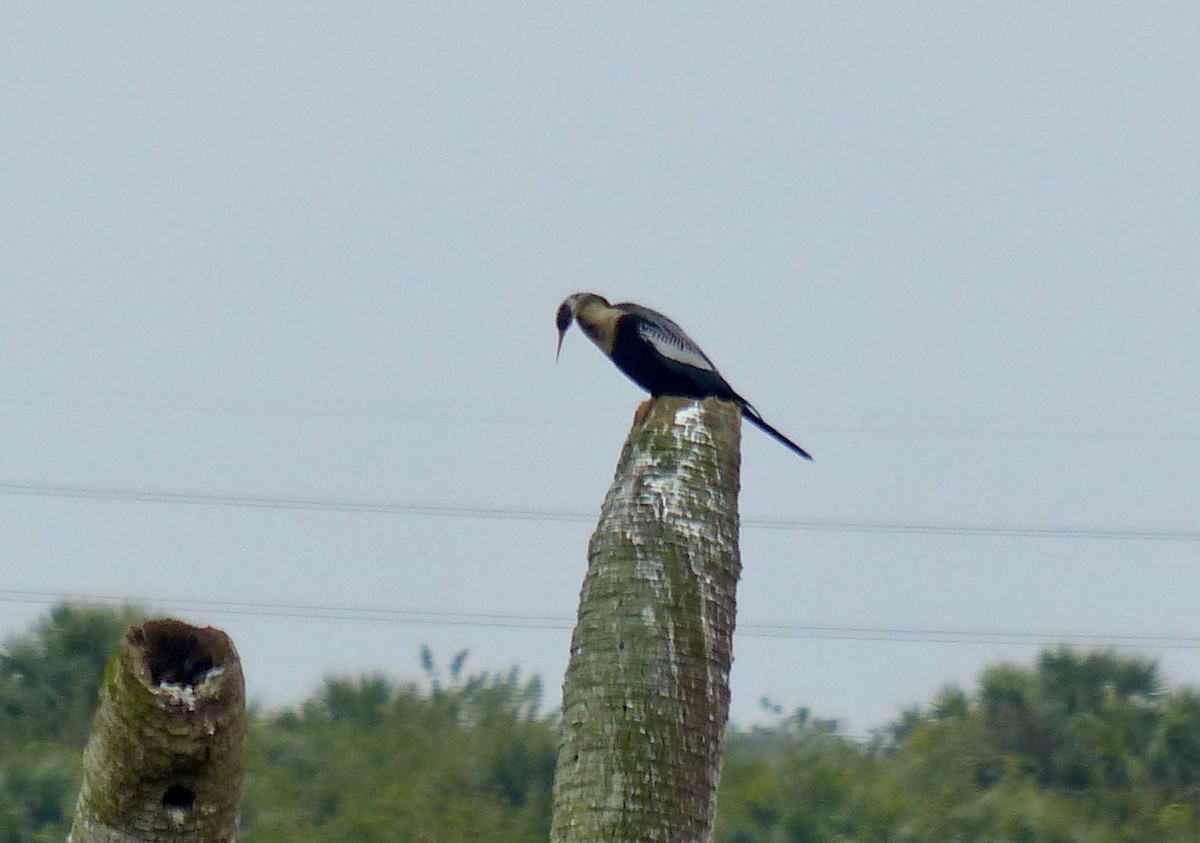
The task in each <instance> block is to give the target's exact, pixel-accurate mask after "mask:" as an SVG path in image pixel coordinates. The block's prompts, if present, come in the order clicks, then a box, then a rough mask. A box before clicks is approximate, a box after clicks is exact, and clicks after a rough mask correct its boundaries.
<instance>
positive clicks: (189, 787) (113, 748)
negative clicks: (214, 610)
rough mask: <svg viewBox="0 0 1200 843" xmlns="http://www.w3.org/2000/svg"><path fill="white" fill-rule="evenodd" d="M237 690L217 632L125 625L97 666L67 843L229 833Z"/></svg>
mask: <svg viewBox="0 0 1200 843" xmlns="http://www.w3.org/2000/svg"><path fill="white" fill-rule="evenodd" d="M245 733H246V698H245V689H244V685H243V681H242V667H241V662H240V661H239V660H238V656H237V651H236V650H235V649H234V647H233V642H232V641H231V640H230V639H229V636H227V635H226V634H225V633H224V632H221V631H220V630H218V629H212V628H211V627H205V628H198V627H194V626H189V625H188V624H185V623H183V622H182V621H176V620H168V619H164V620H153V621H147V622H146V623H143V624H139V625H137V626H134V627H132V628H131V629H130V630H129V632H127V633H126V635H125V638H124V639H123V640H122V641H121V643H120V645H119V646H118V648H117V652H116V653H115V654H114V655H113V657H112V659H111V660H110V661H109V664H108V668H107V669H106V670H105V676H104V685H103V686H102V687H101V689H100V700H99V703H98V704H97V709H96V718H95V721H94V722H93V724H92V734H91V737H90V738H89V739H88V744H87V748H86V749H85V750H84V753H83V786H82V788H81V789H80V793H79V802H78V804H77V805H76V808H75V822H74V825H73V826H72V828H71V836H70V837H69V838H68V840H69V843H166V842H167V841H172V842H173V843H184V841H186V842H187V843H218V841H219V843H226V841H233V840H236V839H237V832H238V808H239V803H240V801H241V793H242V763H243V762H242V745H243V739H244V737H245Z"/></svg>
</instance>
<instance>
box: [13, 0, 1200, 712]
mask: <svg viewBox="0 0 1200 843" xmlns="http://www.w3.org/2000/svg"><path fill="white" fill-rule="evenodd" d="M1198 45H1200V7H1197V6H1195V5H1193V4H1182V3H1181V4H1153V5H1149V6H1148V5H1144V4H1129V3H1094V2H1089V3H1054V4H1046V3H1032V2H1030V3H1004V4H994V5H993V6H992V7H991V8H984V7H982V6H981V5H980V4H961V3H924V4H918V3H905V4H888V5H870V4H869V5H864V4H842V3H827V4H819V5H818V4H807V3H794V2H787V3H758V4H749V5H747V4H724V5H715V4H693V3H670V4H667V3H661V4H653V5H652V6H650V7H645V6H644V4H612V3H607V4H600V5H579V4H529V3H522V4H493V3H487V4H485V3H442V2H439V3H428V4H371V5H362V4H352V5H351V4H308V5H304V4H295V3H288V4H270V5H268V4H244V3H237V4H232V3H230V4H203V5H194V4H192V5H183V6H181V5H179V4H119V3H118V4H103V5H102V6H81V5H79V4H63V5H59V4H55V3H27V4H9V5H7V6H5V8H4V9H3V11H2V12H0V112H2V114H3V117H2V122H0V360H2V361H3V362H2V365H0V440H2V441H3V443H4V445H3V448H0V486H2V488H0V560H2V561H0V565H2V566H3V568H2V570H3V576H2V578H0V636H8V635H11V634H13V633H16V632H19V631H20V630H22V629H24V628H25V627H26V626H27V625H28V624H29V623H30V622H31V621H32V620H33V619H35V618H36V617H37V616H39V615H40V614H41V613H43V612H45V610H46V609H47V607H48V605H49V604H50V603H51V602H52V601H53V600H55V599H56V598H57V597H58V596H71V597H80V596H84V595H92V596H96V597H113V598H129V599H132V600H136V601H140V602H142V603H144V604H146V605H149V606H151V607H154V608H157V609H160V610H163V611H166V612H170V613H172V614H175V615H179V616H182V617H184V618H186V619H188V620H191V621H194V622H199V623H211V624H214V625H217V626H220V627H222V628H224V629H225V630H227V631H228V632H229V633H230V634H231V635H232V636H233V638H234V640H235V641H236V643H237V646H238V648H239V650H240V652H241V654H242V657H243V661H244V663H245V668H246V676H247V683H248V687H249V691H250V693H251V695H252V696H253V697H255V698H257V699H259V700H262V701H265V702H267V703H270V704H277V703H285V702H289V701H294V700H298V699H300V698H301V697H302V696H303V695H304V694H306V693H308V692H310V691H311V690H313V689H314V688H315V687H316V686H317V684H318V683H319V681H320V679H321V677H322V676H324V675H327V674H329V673H334V672H337V673H357V672H360V671H364V670H375V669H381V670H385V671H387V672H389V673H392V674H394V675H397V676H404V677H416V676H417V675H418V672H419V666H418V659H417V653H418V648H419V647H420V645H421V644H422V643H423V642H426V643H428V644H429V645H430V646H431V647H432V649H433V650H434V653H435V655H436V656H437V657H439V658H440V660H441V661H442V662H448V661H449V659H450V658H451V657H452V656H453V654H454V653H455V652H457V651H458V650H461V649H464V648H465V649H469V650H470V652H471V656H470V659H469V661H468V663H467V666H468V669H475V670H483V669H488V670H505V669H507V668H508V667H509V666H511V665H514V664H515V665H519V666H520V667H521V668H522V670H523V671H524V672H525V673H527V674H533V673H537V674H540V675H541V676H542V677H543V679H544V680H545V682H546V685H547V691H548V693H547V703H548V704H551V705H553V704H557V701H558V688H559V685H560V683H561V679H562V674H563V671H564V669H565V666H566V660H567V656H568V646H569V638H570V626H571V623H572V621H573V618H574V613H575V609H576V607H577V602H578V591H579V586H580V584H581V582H582V579H583V575H584V567H585V551H586V543H587V539H588V535H589V533H590V532H591V530H592V528H593V527H594V519H595V516H596V514H597V513H598V510H599V506H600V503H601V501H602V499H603V496H604V493H605V491H606V490H607V487H608V483H609V481H610V480H611V476H612V471H613V468H614V466H615V464H616V459H617V456H618V454H619V451H620V448H621V445H622V442H623V440H624V437H625V434H626V432H627V430H628V426H629V423H630V420H631V418H632V414H633V412H634V409H635V408H636V406H637V404H638V403H639V402H640V401H641V399H642V395H641V394H640V393H639V391H638V390H637V389H636V387H634V386H633V385H632V384H631V383H629V382H628V381H627V380H626V379H625V378H623V377H622V376H621V375H620V374H619V373H618V372H617V371H616V370H614V369H613V368H612V366H611V365H610V364H609V363H608V361H606V360H605V359H604V358H603V357H602V356H601V355H600V354H599V353H598V352H597V351H596V349H595V348H594V347H592V346H591V344H590V343H588V342H587V341H586V340H585V339H584V338H583V336H582V335H581V334H578V333H572V334H571V335H570V336H568V338H567V342H566V344H565V346H564V349H563V354H562V359H561V360H560V361H559V363H558V364H557V365H555V363H554V343H555V332H554V325H553V317H554V310H555V308H556V307H557V305H558V303H559V302H560V301H561V300H562V299H563V297H565V296H566V295H567V294H569V293H572V292H575V291H577V290H591V291H595V292H598V293H600V294H602V295H605V296H608V297H610V298H612V299H613V300H632V301H637V302H640V303H642V304H646V305H648V306H651V307H654V308H657V309H659V310H661V311H663V312H665V313H667V314H669V315H670V316H671V317H672V318H674V319H675V320H676V321H678V322H680V323H681V324H682V325H683V326H685V328H686V329H687V330H688V331H689V333H690V334H691V335H692V336H693V338H695V339H696V340H697V341H698V342H699V343H700V344H701V345H702V346H703V347H704V349H705V351H706V352H707V353H708V354H709V356H710V357H712V358H713V360H714V361H716V363H717V365H718V366H719V367H720V368H721V370H722V372H723V373H724V375H725V376H726V378H727V379H728V380H729V381H730V382H731V383H732V384H733V385H734V386H735V388H737V389H738V390H739V391H740V392H741V393H742V394H743V395H745V396H746V397H747V398H748V399H749V400H750V401H752V402H753V403H754V404H755V405H756V406H757V407H758V408H759V409H760V410H761V411H762V413H763V414H764V416H765V417H766V418H767V420H768V421H770V422H771V423H773V424H774V425H776V426H777V427H779V428H780V429H781V430H782V431H784V432H785V433H786V434H787V435H789V436H791V437H792V438H794V439H795V440H796V441H797V442H799V443H800V444H802V445H803V446H804V447H806V448H807V449H809V450H810V451H811V452H812V453H813V455H814V456H815V462H813V463H811V464H810V463H806V462H804V461H802V460H800V459H798V458H796V457H795V456H794V455H792V454H790V453H789V452H788V451H786V450H785V449H783V448H782V447H780V446H779V445H778V444H777V443H775V442H773V441H772V440H770V439H768V438H767V437H766V436H763V435H762V434H761V433H760V432H759V431H757V430H755V429H754V428H752V427H747V428H746V429H745V431H744V448H743V466H742V496H741V508H742V516H743V521H744V530H743V541H742V557H743V564H744V566H745V571H744V576H743V580H742V583H741V589H740V593H739V598H740V599H739V615H738V624H739V634H738V637H737V638H736V640H735V651H734V655H735V664H734V672H733V716H734V719H735V721H737V722H739V723H743V724H746V723H750V722H754V721H756V720H760V719H761V717H762V714H761V713H760V709H759V703H758V701H759V699H760V698H761V697H763V696H767V697H770V698H771V699H772V700H773V701H774V702H776V703H778V704H780V705H782V706H783V707H784V709H791V708H794V707H796V706H801V705H807V706H810V707H811V708H812V709H813V710H814V712H815V713H817V714H819V715H822V716H829V717H839V718H842V719H843V720H844V721H845V723H846V726H847V729H848V730H849V731H850V732H852V733H858V734H861V733H863V732H865V731H866V730H868V729H870V728H872V727H874V726H878V725H881V724H883V723H884V722H886V721H887V720H889V719H890V718H892V717H894V716H895V715H896V714H897V713H898V712H899V711H900V710H901V709H902V708H903V707H904V706H906V705H909V704H912V703H918V702H922V701H927V700H928V699H930V698H931V697H932V696H934V695H935V694H936V693H937V691H938V689H939V688H940V687H941V686H942V685H943V684H945V683H947V682H958V683H970V682H971V681H972V680H973V678H974V677H975V676H976V675H977V674H978V671H979V670H980V669H981V668H982V667H983V666H985V665H987V664H989V663H991V662H994V661H995V660H997V659H1001V658H1009V659H1017V660H1020V661H1023V662H1026V663H1028V662H1030V661H1031V660H1032V659H1033V658H1034V657H1035V655H1036V653H1037V651H1038V649H1037V646H1036V645H1038V644H1040V643H1046V642H1053V641H1056V640H1064V639H1065V638H1066V637H1068V636H1083V637H1085V638H1088V639H1090V640H1101V641H1102V642H1103V643H1110V644H1113V643H1115V644H1117V645H1120V646H1122V647H1130V648H1131V649H1129V650H1122V651H1123V652H1132V653H1144V654H1147V655H1151V656H1153V657H1156V658H1158V659H1160V660H1161V662H1162V664H1163V667H1164V669H1165V672H1166V674H1167V675H1168V677H1169V678H1170V679H1171V680H1172V681H1175V682H1179V683H1200V621H1198V620H1197V618H1198V617H1200V614H1198V613H1197V610H1196V606H1197V595H1198V594H1200V565H1198V564H1197V563H1198V562H1200V521H1198V518H1197V513H1200V390H1198V389H1197V384H1198V383H1200V329H1198V327H1197V323H1198V321H1200V94H1198V93H1197V92H1200V61H1198V60H1197V55H1198ZM71 490H84V491H83V492H73V491H71ZM176 496H183V497H176ZM299 500H303V501H309V502H312V505H311V506H309V507H304V506H301V505H299V504H294V503H293V504H289V503H287V501H299ZM272 502H274V503H272ZM355 503H365V504H371V505H373V506H368V507H365V508H361V509H358V510H355V509H354V508H353V507H352V506H350V505H351V504H355ZM961 528H969V529H967V530H965V531H961ZM1043 531H1045V532H1043ZM990 533H995V534H990ZM1146 534H1150V535H1146ZM335 609H336V610H337V611H334V610H335ZM1100 636H1115V637H1114V638H1105V639H1101V638H1100ZM856 639H857V640H856ZM1070 640H1077V639H1073V638H1072V639H1070Z"/></svg>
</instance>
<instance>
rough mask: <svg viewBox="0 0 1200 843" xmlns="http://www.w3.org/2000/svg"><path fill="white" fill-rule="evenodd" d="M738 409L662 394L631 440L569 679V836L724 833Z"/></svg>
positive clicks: (561, 774)
mask: <svg viewBox="0 0 1200 843" xmlns="http://www.w3.org/2000/svg"><path fill="white" fill-rule="evenodd" d="M639 415H641V414H640V413H639ZM740 422H741V414H740V411H739V409H738V408H737V407H736V406H734V405H732V404H729V403H726V402H722V401H718V400H716V399H708V400H706V401H703V402H694V401H690V400H687V399H681V398H657V399H654V400H653V401H652V403H651V406H650V408H649V413H648V414H647V415H646V417H645V419H644V420H638V421H635V423H634V427H633V430H632V431H631V432H630V434H629V437H628V439H627V440H626V443H625V447H624V449H623V451H622V453H621V457H620V460H619V462H618V466H617V471H616V475H615V477H614V479H613V484H612V487H611V488H610V490H609V492H608V495H607V497H606V499H605V501H604V506H603V508H602V510H601V516H600V521H599V524H598V526H597V528H596V531H595V533H594V534H593V536H592V539H591V542H590V543H589V547H588V569H587V574H586V576H585V578H584V583H583V588H582V592H581V595H580V605H579V616H578V621H577V624H576V627H575V633H574V636H573V639H572V644H571V658H570V663H569V665H568V668H567V674H566V679H565V681H564V684H563V720H562V739H561V745H560V752H559V759H558V767H557V773H556V777H555V786H554V820H553V827H552V830H551V835H550V839H551V840H552V841H556V843H564V842H565V841H572V842H573V843H575V842H578V843H583V842H584V841H589V842H590V841H606V843H609V842H610V841H623V840H629V841H687V843H692V841H703V840H707V839H708V838H709V836H710V834H711V829H712V819H713V813H714V811H715V802H716V785H717V774H718V770H719V768H720V759H721V745H722V739H723V735H724V727H725V722H726V719H727V718H728V713H729V669H730V664H731V660H732V635H733V626H734V615H735V606H736V590H737V581H738V577H739V575H740V573H741V562H740V557H739V553H738V511H737V496H738V488H739V462H740V456H739V444H740V432H741V430H740Z"/></svg>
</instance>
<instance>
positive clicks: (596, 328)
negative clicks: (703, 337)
mask: <svg viewBox="0 0 1200 843" xmlns="http://www.w3.org/2000/svg"><path fill="white" fill-rule="evenodd" d="M554 321H555V325H556V326H557V327H558V351H556V352H555V355H554V359H555V360H558V357H559V355H560V354H562V344H563V338H564V337H565V336H566V335H567V329H568V328H570V327H571V323H572V322H578V323H579V327H580V329H581V330H582V331H583V332H584V333H585V334H587V336H588V339H590V340H591V341H592V342H593V343H595V344H596V347H597V348H599V349H600V350H601V351H602V352H604V354H605V356H607V357H608V358H609V359H610V360H612V362H613V363H614V364H615V365H616V367H617V368H618V369H620V370H621V371H622V372H624V373H625V375H626V376H627V377H628V378H629V379H630V380H632V381H633V382H634V383H636V384H637V385H638V386H640V387H641V388H642V389H644V390H646V391H647V392H649V393H650V395H651V396H652V397H657V396H659V395H678V396H682V397H684V398H696V399H700V398H720V399H722V400H724V401H731V402H733V403H734V404H737V405H738V407H740V408H741V410H742V416H743V418H746V419H748V420H749V421H750V423H751V424H753V425H754V426H755V427H757V428H758V429H760V430H762V431H763V432H764V433H766V434H767V435H769V436H771V437H772V438H774V439H775V440H776V441H778V442H780V443H782V444H783V445H785V446H786V447H788V448H789V449H790V450H791V451H793V452H794V453H796V454H799V455H800V456H802V457H804V459H806V460H811V459H812V455H810V454H809V453H808V451H806V450H804V449H803V448H801V447H800V446H799V445H797V444H796V443H795V442H793V441H792V440H791V439H788V438H787V437H786V436H784V435H783V434H782V433H780V432H779V431H778V430H776V429H775V428H774V427H772V426H771V425H769V424H767V422H766V421H765V420H764V419H763V417H762V415H761V414H760V413H759V412H758V410H756V409H754V407H753V406H752V405H751V404H750V402H749V401H747V400H746V399H745V398H743V397H742V396H740V395H738V393H737V392H736V391H735V390H734V388H733V387H732V386H730V385H729V382H728V381H726V380H725V378H724V377H722V375H721V373H720V372H718V371H717V367H716V366H715V365H714V364H713V362H712V361H711V360H709V359H708V355H707V354H705V353H704V352H703V351H701V350H700V346H698V345H696V343H695V342H693V341H692V338H691V337H689V336H688V335H687V333H686V332H685V331H684V330H683V328H680V327H679V326H678V325H677V324H675V323H674V322H673V321H671V320H670V319H668V318H667V317H666V316H663V315H662V314H661V313H659V312H658V311H656V310H651V309H650V308H648V307H642V306H641V305H640V304H634V303H632V302H620V303H618V304H609V303H608V300H607V299H605V298H604V297H603V296H598V295H596V294H595V293H574V294H573V295H570V296H567V297H566V299H564V300H563V303H562V304H561V305H559V306H558V313H557V314H556V315H555V320H554Z"/></svg>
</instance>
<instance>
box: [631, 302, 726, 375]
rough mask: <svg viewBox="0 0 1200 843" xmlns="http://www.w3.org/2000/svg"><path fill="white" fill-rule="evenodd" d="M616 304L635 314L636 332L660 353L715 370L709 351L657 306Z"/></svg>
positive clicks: (671, 359) (701, 367) (690, 364)
mask: <svg viewBox="0 0 1200 843" xmlns="http://www.w3.org/2000/svg"><path fill="white" fill-rule="evenodd" d="M615 307H616V308H617V309H618V310H620V311H622V312H623V313H628V314H629V315H630V316H634V317H636V318H637V331H638V336H640V337H641V338H642V340H644V341H645V342H646V343H648V344H649V345H650V346H652V347H653V348H654V350H655V351H656V352H658V354H659V355H660V356H662V357H664V358H666V359H667V360H669V361H672V362H674V363H681V364H683V365H684V366H689V367H691V368H693V369H699V370H700V371H707V372H712V373H714V374H716V371H717V367H716V366H715V365H714V364H713V362H712V361H711V360H709V359H708V355H707V354H705V353H704V352H703V351H701V350H700V346H698V345H696V343H695V342H693V340H692V338H691V337H689V336H688V335H687V332H685V331H684V330H683V328H680V327H679V326H678V325H677V324H675V322H673V321H672V320H670V319H668V318H667V317H665V316H663V315H662V314H661V313H659V312H658V311H657V310H651V309H650V308H648V307H642V306H641V305H640V304H633V303H632V302H621V303H620V304H618V305H615Z"/></svg>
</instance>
